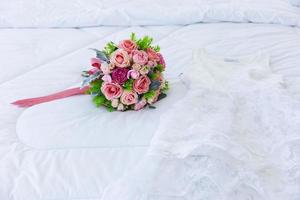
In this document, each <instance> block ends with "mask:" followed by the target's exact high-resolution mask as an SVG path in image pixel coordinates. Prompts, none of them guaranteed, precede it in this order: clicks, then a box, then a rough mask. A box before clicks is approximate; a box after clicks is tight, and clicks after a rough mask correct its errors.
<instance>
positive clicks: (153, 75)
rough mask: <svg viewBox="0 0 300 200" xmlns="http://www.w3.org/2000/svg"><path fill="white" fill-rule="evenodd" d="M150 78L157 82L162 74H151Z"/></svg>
mask: <svg viewBox="0 0 300 200" xmlns="http://www.w3.org/2000/svg"><path fill="white" fill-rule="evenodd" d="M148 76H149V78H150V79H151V80H156V79H157V78H158V77H159V76H160V73H150V74H148Z"/></svg>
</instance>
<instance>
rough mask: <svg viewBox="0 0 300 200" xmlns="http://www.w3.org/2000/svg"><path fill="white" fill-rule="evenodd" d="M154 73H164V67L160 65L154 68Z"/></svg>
mask: <svg viewBox="0 0 300 200" xmlns="http://www.w3.org/2000/svg"><path fill="white" fill-rule="evenodd" d="M154 71H159V72H163V71H164V66H163V65H161V64H158V65H156V66H155V67H154Z"/></svg>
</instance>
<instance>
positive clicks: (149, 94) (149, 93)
mask: <svg viewBox="0 0 300 200" xmlns="http://www.w3.org/2000/svg"><path fill="white" fill-rule="evenodd" d="M154 96H155V91H154V90H149V91H148V92H147V93H145V94H144V98H145V99H146V100H147V101H148V100H149V99H151V98H153V97H154Z"/></svg>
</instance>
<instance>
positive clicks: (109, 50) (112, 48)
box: [104, 41, 118, 56]
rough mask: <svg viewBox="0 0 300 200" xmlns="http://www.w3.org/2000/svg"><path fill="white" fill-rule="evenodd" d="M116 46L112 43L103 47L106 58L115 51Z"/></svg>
mask: <svg viewBox="0 0 300 200" xmlns="http://www.w3.org/2000/svg"><path fill="white" fill-rule="evenodd" d="M117 48H118V47H117V45H116V44H115V43H113V42H111V41H110V42H109V43H107V44H106V46H105V47H104V53H105V54H106V55H107V56H110V55H111V54H112V53H113V52H114V51H115V50H116V49H117Z"/></svg>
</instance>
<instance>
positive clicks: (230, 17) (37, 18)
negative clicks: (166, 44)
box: [0, 0, 300, 27]
mask: <svg viewBox="0 0 300 200" xmlns="http://www.w3.org/2000/svg"><path fill="white" fill-rule="evenodd" d="M0 10H1V11H2V12H1V13H2V14H1V17H0V27H88V26H100V25H118V26H128V25H170V24H191V23H199V22H218V21H219V22H220V21H221V22H224V21H226V22H254V23H272V24H285V25H290V26H298V25H300V17H299V10H298V8H296V7H293V6H292V5H291V4H290V3H289V2H288V1H286V0H197V1H195V0H185V1H180V0H164V1H159V0H154V1H149V0H139V1H137V0H134V1H127V0H107V1H106V0H101V1H99V0H88V1H86V0H76V1H73V0H66V1H46V0H42V1H41V0H31V1H26V0H16V1H7V2H5V3H2V4H1V5H0Z"/></svg>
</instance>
